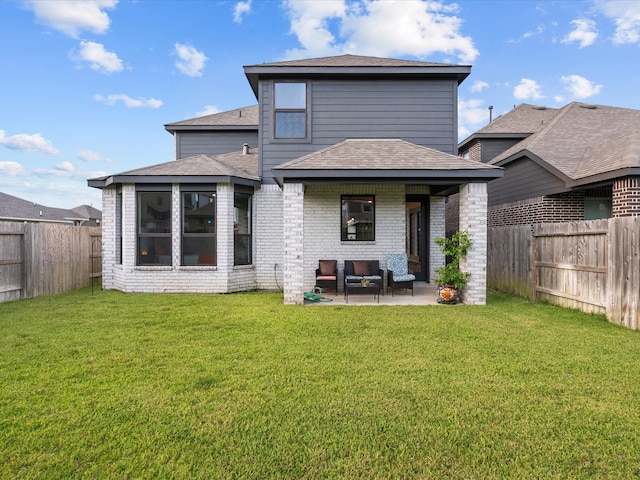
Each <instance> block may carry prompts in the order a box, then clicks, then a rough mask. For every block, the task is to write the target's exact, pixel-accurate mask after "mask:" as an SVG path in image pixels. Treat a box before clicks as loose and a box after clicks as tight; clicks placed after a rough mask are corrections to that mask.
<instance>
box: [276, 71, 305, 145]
mask: <svg viewBox="0 0 640 480" xmlns="http://www.w3.org/2000/svg"><path fill="white" fill-rule="evenodd" d="M273 94H274V130H273V132H274V137H275V138H307V84H306V83H305V82H276V83H274V88H273Z"/></svg>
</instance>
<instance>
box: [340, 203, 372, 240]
mask: <svg viewBox="0 0 640 480" xmlns="http://www.w3.org/2000/svg"><path fill="white" fill-rule="evenodd" d="M341 201H342V222H341V225H342V235H341V239H342V241H343V242H344V241H373V240H375V239H376V237H375V197H374V196H373V195H357V196H355V195H354V196H350V195H343V196H342V197H341Z"/></svg>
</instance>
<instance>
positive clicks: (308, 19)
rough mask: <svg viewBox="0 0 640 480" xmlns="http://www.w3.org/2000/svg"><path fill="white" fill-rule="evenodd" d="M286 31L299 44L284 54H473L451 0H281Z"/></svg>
mask: <svg viewBox="0 0 640 480" xmlns="http://www.w3.org/2000/svg"><path fill="white" fill-rule="evenodd" d="M283 5H284V8H285V9H286V10H287V15H288V17H289V20H290V22H291V31H292V33H294V34H295V35H296V36H297V37H298V41H299V42H300V43H301V45H302V48H300V49H294V50H290V51H288V52H287V56H288V57H289V58H298V57H305V56H322V55H335V54H340V53H357V54H360V55H374V56H403V55H413V56H416V57H418V58H427V57H429V56H430V55H434V54H437V53H439V54H445V55H456V56H457V57H458V58H459V60H460V61H463V62H471V61H473V60H474V59H475V58H476V57H477V56H478V50H477V49H476V48H475V47H474V45H473V41H472V40H471V38H470V37H466V36H463V35H462V34H461V33H460V30H461V27H462V20H461V19H460V18H459V17H457V16H456V15H455V14H456V13H457V11H458V7H457V5H455V4H448V5H447V4H444V3H443V2H441V1H427V0H404V1H388V0H356V1H353V2H349V3H348V4H347V2H346V1H345V0H324V1H304V2H299V1H295V0H285V1H284V3H283Z"/></svg>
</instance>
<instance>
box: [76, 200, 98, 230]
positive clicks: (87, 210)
mask: <svg viewBox="0 0 640 480" xmlns="http://www.w3.org/2000/svg"><path fill="white" fill-rule="evenodd" d="M71 210H73V211H74V212H76V213H77V214H78V215H80V216H81V217H85V218H88V219H89V220H88V221H86V222H85V223H83V224H82V225H83V226H85V227H99V226H100V222H101V221H102V212H101V211H100V210H98V209H97V208H94V207H92V206H91V205H80V206H79V207H75V208H72V209H71Z"/></svg>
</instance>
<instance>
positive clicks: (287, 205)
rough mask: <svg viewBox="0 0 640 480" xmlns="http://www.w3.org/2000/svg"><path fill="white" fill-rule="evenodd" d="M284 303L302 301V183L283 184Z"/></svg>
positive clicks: (299, 302) (300, 302)
mask: <svg viewBox="0 0 640 480" xmlns="http://www.w3.org/2000/svg"><path fill="white" fill-rule="evenodd" d="M283 197H284V198H283V225H284V229H283V230H284V258H283V262H284V267H283V271H284V303H286V304H295V303H298V304H302V303H304V298H303V293H304V185H302V184H301V183H285V184H284V185H283Z"/></svg>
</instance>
